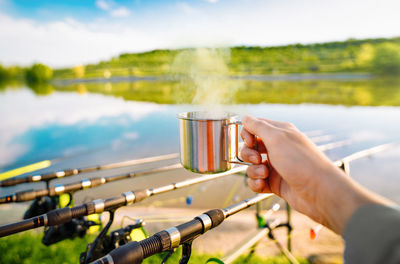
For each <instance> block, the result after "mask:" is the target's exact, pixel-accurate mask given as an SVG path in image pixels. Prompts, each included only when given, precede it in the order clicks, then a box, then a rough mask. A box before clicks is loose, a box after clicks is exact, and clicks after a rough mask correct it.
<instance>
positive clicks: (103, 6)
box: [96, 0, 110, 11]
mask: <svg viewBox="0 0 400 264" xmlns="http://www.w3.org/2000/svg"><path fill="white" fill-rule="evenodd" d="M96 6H97V7H98V8H100V9H102V10H105V11H107V10H110V5H109V4H108V3H107V2H106V1H104V0H97V1H96Z"/></svg>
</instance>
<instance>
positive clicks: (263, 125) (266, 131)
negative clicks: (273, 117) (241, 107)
mask: <svg viewBox="0 0 400 264" xmlns="http://www.w3.org/2000/svg"><path fill="white" fill-rule="evenodd" d="M242 124H243V127H244V128H245V129H246V130H247V131H248V132H250V133H251V134H253V135H255V136H258V137H260V138H261V139H262V141H263V142H264V144H265V143H266V142H268V138H270V137H271V136H272V135H273V134H275V133H276V132H277V128H276V127H274V126H273V125H271V124H269V123H268V122H267V121H265V120H262V119H259V118H256V117H253V116H249V115H245V116H243V117H242Z"/></svg>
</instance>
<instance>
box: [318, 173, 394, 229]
mask: <svg viewBox="0 0 400 264" xmlns="http://www.w3.org/2000/svg"><path fill="white" fill-rule="evenodd" d="M320 183H321V185H320V187H319V188H318V189H319V190H318V193H319V194H318V197H320V199H318V200H317V203H318V204H317V208H318V210H319V212H320V214H321V219H322V224H323V225H325V226H327V227H328V228H330V229H332V230H333V231H334V232H336V233H338V234H342V233H343V230H344V227H345V225H346V223H347V222H348V221H349V219H350V217H351V216H352V215H353V214H354V212H356V211H357V209H359V208H360V207H361V206H363V205H366V204H382V205H391V204H392V203H391V202H390V201H388V200H386V199H385V198H382V197H380V196H379V195H377V194H374V193H372V192H370V191H368V190H367V189H365V188H363V187H362V186H360V185H359V184H358V183H356V182H355V181H353V180H352V179H351V178H349V177H348V176H347V175H345V174H344V173H343V172H342V171H340V170H338V169H336V168H335V169H330V173H329V175H328V176H325V177H324V180H323V181H320Z"/></svg>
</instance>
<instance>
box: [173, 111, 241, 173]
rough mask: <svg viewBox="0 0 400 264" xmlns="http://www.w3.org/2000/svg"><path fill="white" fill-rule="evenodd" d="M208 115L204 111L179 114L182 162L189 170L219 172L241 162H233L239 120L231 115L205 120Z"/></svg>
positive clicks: (235, 154) (237, 138)
mask: <svg viewBox="0 0 400 264" xmlns="http://www.w3.org/2000/svg"><path fill="white" fill-rule="evenodd" d="M209 115H210V114H208V113H205V112H186V113H181V114H179V115H178V119H179V134H180V157H181V163H182V165H183V167H185V168H186V169H187V170H189V171H193V172H197V173H218V172H224V171H227V170H229V169H231V168H232V164H231V163H240V161H238V160H236V157H237V155H238V152H239V150H238V143H239V132H238V131H239V129H238V126H239V124H240V122H239V117H238V116H237V115H235V114H232V113H226V114H223V115H222V116H221V117H220V118H208V117H207V116H209ZM211 115H212V113H211ZM204 116H206V118H204Z"/></svg>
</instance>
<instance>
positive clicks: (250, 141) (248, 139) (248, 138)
mask: <svg viewBox="0 0 400 264" xmlns="http://www.w3.org/2000/svg"><path fill="white" fill-rule="evenodd" d="M240 136H241V137H242V139H243V141H244V143H245V144H246V145H247V146H249V147H250V148H252V147H254V145H255V143H256V141H255V137H254V135H253V134H250V132H249V131H247V130H246V129H245V128H243V129H242V130H241V131H240Z"/></svg>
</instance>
